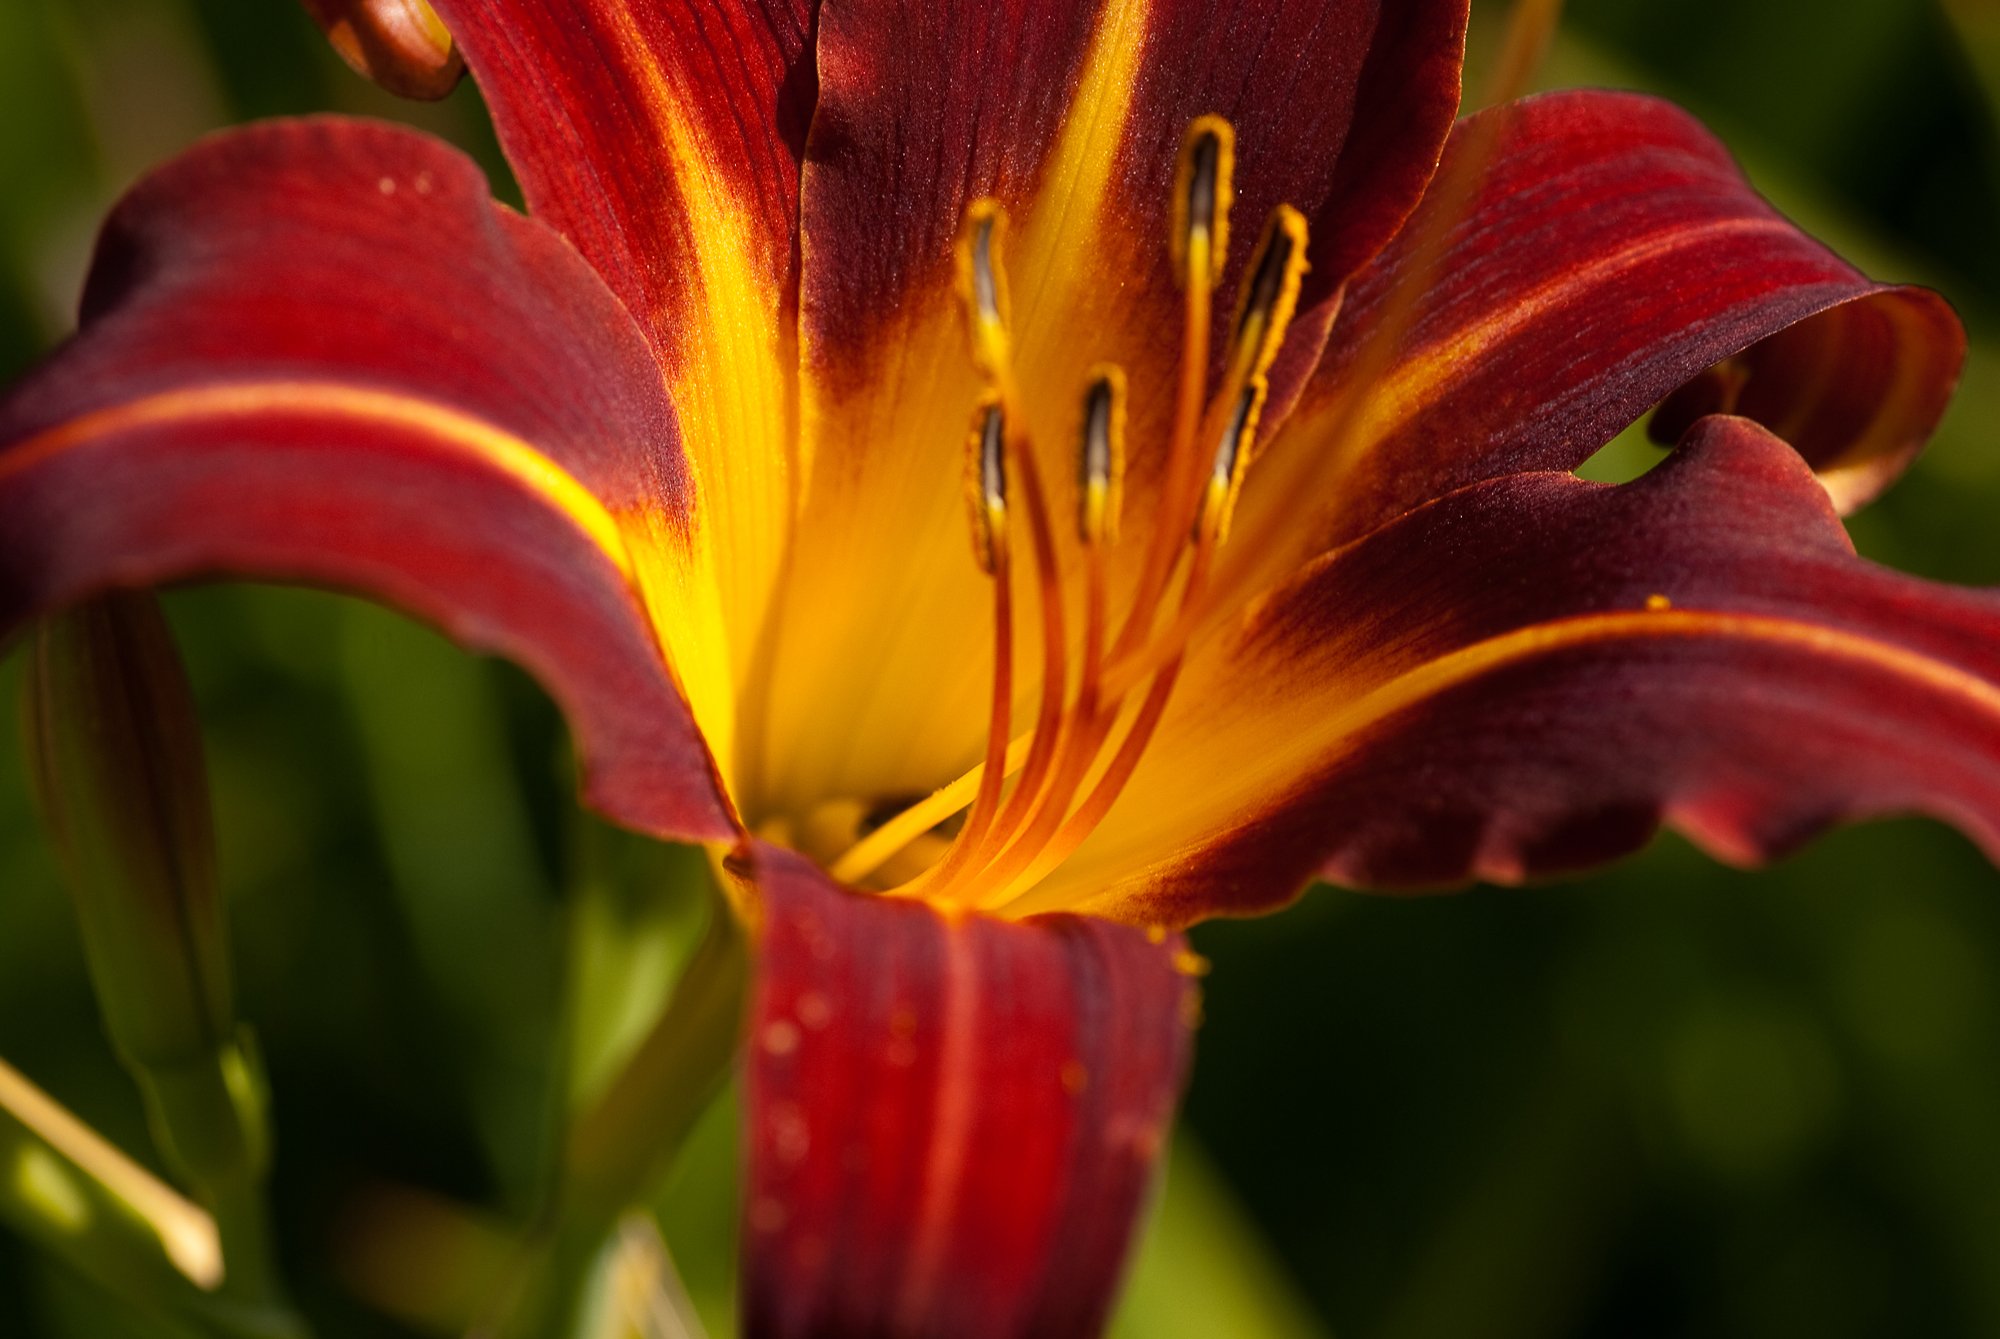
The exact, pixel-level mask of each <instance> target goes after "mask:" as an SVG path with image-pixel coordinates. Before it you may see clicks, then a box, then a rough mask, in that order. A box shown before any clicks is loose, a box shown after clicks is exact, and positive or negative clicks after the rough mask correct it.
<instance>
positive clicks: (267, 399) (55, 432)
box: [0, 381, 635, 580]
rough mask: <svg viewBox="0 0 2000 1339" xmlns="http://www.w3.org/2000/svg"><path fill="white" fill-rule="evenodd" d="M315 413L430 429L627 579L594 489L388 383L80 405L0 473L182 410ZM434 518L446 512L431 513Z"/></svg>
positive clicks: (627, 559) (178, 416) (31, 440)
mask: <svg viewBox="0 0 2000 1339" xmlns="http://www.w3.org/2000/svg"><path fill="white" fill-rule="evenodd" d="M270 414H277V415H307V414H310V415H315V416H322V417H330V418H351V419H353V420H355V421H356V422H358V423H364V424H386V425H390V426H394V427H401V428H408V429H412V430H415V431H418V432H422V433H424V434H426V435H428V436H430V437H432V438H435V439H436V440H437V441H438V442H439V444H440V445H443V446H445V447H447V448H449V449H451V450H454V451H457V452H460V453H462V454H464V455H466V456H468V457H470V458H472V459H474V460H477V461H478V462H479V463H480V464H482V465H485V466H487V467H488V468H490V469H494V470H497V471H499V472H500V473H502V474H505V475H507V476H508V477H510V478H512V479H514V480H515V481H516V482H518V483H520V484H521V485H522V486H523V487H525V488H527V489H528V490H529V491H531V492H534V493H537V494H539V495H541V496H542V498H543V499H545V500H546V501H547V502H548V504H549V505H550V506H551V507H552V508H553V509H555V510H556V511H558V512H561V513H562V514H563V515H564V516H566V517H567V518H568V519H569V520H570V522H571V523H572V524H574V525H575V526H576V528H577V529H578V530H581V531H582V532H583V533H584V534H585V535H586V536H588V537H589V538H590V541H591V542H592V543H593V544H594V545H596V547H597V548H598V549H600V550H602V551H603V553H604V556H605V558H606V559H607V560H608V561H610V562H611V563H612V565H613V566H615V567H616V568H617V569H618V570H619V572H620V573H622V574H623V575H624V576H625V577H626V579H627V580H631V579H633V578H634V576H635V569H634V566H633V563H632V558H631V555H630V553H629V552H628V550H627V548H626V544H625V535H624V532H623V531H622V530H621V529H620V527H619V524H618V522H617V521H616V520H615V519H614V518H613V517H612V515H611V513H610V512H609V511H607V510H605V508H604V504H603V503H601V502H599V501H598V500H597V498H596V496H595V495H594V494H592V493H591V491H590V490H589V489H587V488H585V487H584V486H583V485H582V484H581V483H579V482H578V481H577V480H576V478H575V476H573V475H571V474H570V473H569V472H568V471H567V470H565V469H563V468H562V467H561V466H560V465H557V464H556V463H555V462H554V461H552V460H550V459H549V458H548V457H547V456H545V455H543V454H542V453H541V452H540V451H537V450H536V449H535V448H534V447H533V446H531V445H530V444H528V443H527V442H525V441H523V440H521V439H520V438H519V437H516V436H514V435H512V434H511V433H508V432H504V431H502V430H501V429H499V428H496V427H494V426H493V425H492V424H490V423H488V422H486V421H485V420H483V419H479V418H475V417H473V416H472V415H470V414H465V413H461V412H459V411H457V410H455V409H449V408H446V407H445V406H443V405H439V404H435V403H432V402H430V401H427V400H419V399H416V398H414V397H412V396H408V395H398V394H396V393H394V392H391V391H376V390H368V389H366V388H362V387H355V386H341V385H333V384H329V383H325V382H311V381H261V382H246V383H240V384H235V385H225V386H205V387H202V388H200V389H197V390H180V391H167V392H164V393H162V394H160V395H153V396H148V397H146V398H144V399H140V400H133V401H131V402H130V403H127V404H122V405H118V406H116V407H115V408H111V409H102V410H98V411H96V412H95V413H90V414H84V415H82V416H80V417H77V418H74V419H71V420H69V421H68V422H66V423H62V424H60V425H58V426H56V427H53V428H49V429H47V430H46V431H43V432H41V433H37V434H36V435H34V436H32V437H28V438H25V439H23V440H21V441H20V442H17V443H16V444H15V445H13V446H12V447H10V448H9V449H8V450H7V452H6V453H5V454H4V455H0V479H4V478H5V477H6V476H7V475H9V474H11V473H14V472H16V471H21V470H26V469H29V468H31V467H33V466H35V465H37V464H40V463H41V462H42V461H44V460H46V459H47V458H48V457H50V456H54V455H57V454H59V453H61V452H63V451H67V450H70V449H72V448H74V447H78V446H82V445H85V444H87V443H89V442H91V441H94V440H98V439H101V438H105V437H108V436H111V435H113V434H117V433H121V432H130V431H133V430H135V429H144V428H149V427H156V426H158V427H165V426H171V425H176V424H182V423H185V422H187V421H189V420H191V419H201V418H213V419H219V420H225V419H230V418H242V417H249V416H253V415H270ZM440 519H441V521H442V520H444V519H446V518H440Z"/></svg>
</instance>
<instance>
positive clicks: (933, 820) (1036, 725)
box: [766, 117, 1306, 911]
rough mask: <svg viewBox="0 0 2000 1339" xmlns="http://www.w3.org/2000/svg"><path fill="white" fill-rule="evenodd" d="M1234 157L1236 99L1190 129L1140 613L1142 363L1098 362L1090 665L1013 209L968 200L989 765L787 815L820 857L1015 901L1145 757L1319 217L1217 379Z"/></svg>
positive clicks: (1087, 451) (943, 899) (780, 834)
mask: <svg viewBox="0 0 2000 1339" xmlns="http://www.w3.org/2000/svg"><path fill="white" fill-rule="evenodd" d="M1232 163H1233V137H1232V134H1231V131H1230V127H1229V125H1228V124H1227V123H1226V122H1224V121H1222V120H1221V119H1220V118H1217V117H1202V118H1200V119H1199V120H1197V121H1196V122H1195V123H1194V124H1193V125H1192V126H1191V127H1190V128H1189V130H1188V133H1187V136H1186V138H1185V140H1184V143H1183V147H1182V151H1181V157H1180V165H1179V171H1178V173H1177V177H1176V183H1175V188H1174V201H1173V213H1172V225H1171V229H1170V234H1169V237H1168V238H1167V241H1168V244H1169V246H1170V249H1171V254H1172V258H1173V263H1174V271H1175V274H1176V277H1177V278H1178V280H1179V282H1180V285H1181V289H1182V294H1183V316H1184V326H1183V333H1182V341H1181V355H1180V365H1179V375H1178V383H1177V385H1176V386H1175V387H1174V388H1173V394H1174V396H1175V399H1174V405H1175V412H1174V414H1173V417H1172V419H1171V424H1172V427H1171V431H1170V432H1169V434H1168V437H1167V440H1166V441H1164V442H1163V443H1160V448H1161V454H1160V459H1161V467H1160V478H1161V481H1162V482H1161V487H1160V491H1159V493H1158V495H1157V497H1156V499H1155V501H1154V503H1153V506H1152V508H1151V515H1150V516H1149V517H1148V518H1147V519H1148V521H1149V522H1150V524H1149V526H1148V527H1147V530H1146V533H1145V535H1144V536H1143V541H1142V542H1143V544H1144V549H1143V555H1142V560H1141V561H1140V562H1138V563H1136V564H1132V565H1128V566H1129V567H1130V569H1131V570H1133V571H1135V572H1136V576H1135V578H1134V580H1133V582H1132V588H1131V589H1130V590H1129V591H1127V592H1122V594H1123V596H1124V598H1123V600H1122V601H1119V603H1122V605H1123V615H1122V619H1118V620H1116V621H1115V622H1114V617H1113V603H1114V598H1115V596H1116V595H1117V594H1120V593H1118V592H1113V591H1112V590H1111V589H1110V588H1109V587H1110V583H1111V577H1110V574H1111V571H1112V564H1111V562H1110V551H1111V549H1112V548H1113V546H1115V545H1117V544H1118V543H1119V542H1120V541H1121V533H1120V531H1121V526H1120V521H1121V515H1120V511H1121V504H1122V500H1123V497H1122V495H1123V491H1124V489H1123V486H1124V472H1125V455H1126V443H1125V440H1124V438H1125V426H1126V414H1125V401H1126V396H1127V393H1128V392H1127V377H1126V374H1125V372H1124V370H1123V369H1121V368H1118V367H1115V366H1109V365H1106V366H1101V367H1098V368H1096V369H1094V370H1093V371H1092V373H1091V375H1090V377H1089V380H1088V388H1087V390H1086V392H1085V394H1084V397H1083V403H1082V405H1081V407H1080V413H1079V414H1078V416H1077V427H1076V428H1075V429H1074V432H1075V440H1076V443H1077V447H1076V459H1077V470H1076V476H1075V513H1074V514H1075V525H1076V531H1077V540H1078V545H1077V547H1076V552H1078V553H1080V555H1081V558H1080V561H1081V563H1082V565H1083V569H1084V570H1083V572H1082V574H1081V575H1082V580H1081V582H1080V583H1078V584H1080V585H1081V587H1082V589H1083V592H1084V610H1083V636H1082V639H1081V664H1080V665H1079V666H1077V667H1075V672H1074V673H1072V668H1071V666H1070V664H1069V663H1068V662H1069V660H1070V654H1069V650H1070V647H1071V641H1070V638H1069V636H1068V635H1067V631H1066V630H1067V629H1068V627H1069V617H1070V611H1069V610H1067V609H1065V607H1064V590H1065V588H1066V586H1067V585H1068V582H1067V581H1066V577H1067V576H1069V575H1070V574H1068V573H1065V571H1064V570H1063V568H1062V564H1061V561H1060V558H1059V548H1058V545H1057V543H1056V536H1055V533H1054V522H1053V520H1052V516H1051V509H1050V505H1049V496H1050V495H1049V490H1048V488H1047V487H1046V485H1045V483H1044V480H1043V479H1042V476H1041V469H1040V466H1039V465H1038V463H1037V461H1038V457H1037V455H1036V453H1035V448H1034V434H1033V432H1032V431H1031V425H1030V422H1029V417H1028V415H1027V413H1026V411H1025V409H1024V406H1023V403H1022V396H1021V393H1020V390H1019V385H1018V382H1017V380H1016V377H1015V373H1014V366H1013V360H1012V354H1011V349H1010V342H1009V328H1008V317H1007V292H1008V287H1007V276H1006V272H1005V269H1004V267H1003V264H1002V259H1001V251H1002V247H1003V243H1004V240H1005V235H1006V218H1005V215H1004V214H1003V212H1002V211H1001V209H1000V207H999V206H998V205H997V204H996V203H995V202H993V201H991V200H980V201H977V202H975V203H974V204H973V205H972V207H971V208H970V209H969V210H968V211H967V213H966V222H965V227H964V229H963V232H962V234H961V238H960V243H959V274H960V292H961V297H962V299H963V303H964V308H965V315H966V322H967V327H968V332H969V335H970V346H971V356H972V360H973V363H974V365H975V367H976V368H977V369H978V372H979V374H980V377H981V379H982V380H983V382H984V384H985V392H984V394H983V396H982V398H981V401H980V404H979V407H978V409H977V412H976V413H975V415H974V419H973V423H972V426H971V431H970V432H969V434H968V438H967V445H966V471H965V479H966V495H967V502H968V511H969V515H970V520H971V532H972V549H973V556H974V559H975V561H976V562H977V563H978V565H979V567H980V568H981V570H983V571H984V572H985V573H986V574H987V575H988V576H989V577H990V578H992V581H991V590H992V595H993V601H992V603H993V634H992V646H993V669H992V674H991V680H992V694H991V712H990V718H989V722H988V730H987V743H986V748H985V753H984V758H983V760H982V762H981V763H980V765H979V766H977V767H975V768H973V769H972V770H970V771H968V772H967V773H965V774H964V775H963V776H960V777H959V778H957V779H956V780H954V781H952V782H951V783H950V784H948V785H946V786H944V787H942V788H940V789H939V790H937V791H935V792H934V793H932V794H929V795H922V796H912V795H901V796H875V797H867V798H846V799H840V800H835V801H830V802H827V803H823V804H821V805H819V806H817V807H815V808H814V809H812V810H811V811H810V812H809V813H807V814H806V815H805V816H804V818H802V819H800V820H797V821H795V822H780V823H774V824H772V825H770V826H769V828H768V829H767V833H766V835H768V836H774V837H777V838H779V839H781V840H784V841H786V842H788V843H789V844H791V845H794V846H796V847H798V848H799V849H801V850H803V851H805V852H806V853H808V854H810V855H812V856H814V857H815V858H817V859H819V860H821V861H823V862H824V863H826V864H827V866H828V868H829V869H830V871H831V873H832V874H833V876H834V877H835V878H836V879H839V880H841V881H842V882H845V883H848V884H852V885H854V886H857V887H864V888H870V889H874V890H877V891H881V892H886V893H892V894H896V895H903V896H916V897H924V898H927V899H930V900H932V901H934V902H939V903H945V904H949V905H953V906H960V907H969V908H970V907H976V908H981V909H986V910H998V911H1004V910H1006V909H1007V908H1008V907H1009V906H1010V904H1013V903H1015V902H1016V901H1017V900H1018V899H1020V898H1021V897H1022V896H1023V895H1024V894H1025V893H1027V892H1028V891H1029V890H1031V889H1032V888H1033V887H1034V886H1035V885H1036V884H1037V883H1039V882H1040V881H1041V880H1042V879H1044V878H1045V877H1046V876H1047V875H1048V874H1049V873H1050V871H1052V870H1053V869H1055V868H1056V867H1057V866H1058V865H1059V864H1061V862H1062V861H1063V860H1064V859H1066V858H1067V857H1068V856H1069V855H1070V853H1071V852H1073V851H1075V850H1076V848H1077V847H1078V846H1079V845H1081V844H1082V842H1083V841H1084V840H1085V839H1086V838H1087V837H1089V835H1090V834H1091V833H1092V832H1093V831H1094V830H1095V829H1096V828H1097V826H1098V825H1099V824H1100V823H1102V822H1103V820H1104V818H1105V816H1106V815H1107V814H1108V813H1109V812H1110V811H1111V809H1112V806H1113V805H1114V804H1116V803H1117V800H1118V798H1119V796H1120V794H1122V793H1123V791H1124V789H1125V786H1126V783H1127V782H1128V781H1129V780H1130V779H1131V777H1132V774H1133V772H1134V771H1135V770H1136V769H1137V767H1138V764H1139V761H1140V759H1141V757H1142V755H1143V754H1144V753H1145V750H1146V748H1147V746H1148V744H1149V743H1150V742H1151V741H1152V739H1153V737H1154V734H1155V732H1156V731H1157V729H1158V727H1159V724H1160V720H1161V718H1162V716H1163V715H1164V714H1165V711H1166V708H1167V705H1168V702H1169V700H1170V699H1171V697H1172V695H1173V691H1174V685H1175V682H1176V681H1177V679H1178V678H1179V674H1180V669H1181V665H1182V661H1183V658H1184V654H1185V648H1186V644H1187V641H1188V638H1189V635H1190V633H1191V631H1192V629H1193V628H1194V626H1195V625H1196V622H1197V619H1196V617H1195V613H1196V611H1197V606H1198V603H1199V601H1200V597H1201V594H1202V591H1203V588H1204V585H1205V583H1206V580H1207V577H1208V573H1209V569H1210V565H1211V559H1212V557H1213V555H1214V552H1215V550H1216V548H1217V547H1218V546H1220V545H1221V544H1222V543H1223V542H1225V541H1226V539H1227V538H1228V532H1229V518H1230V514H1231V512H1232V510H1233V508H1234V506H1235V502H1236V498H1237V495H1238V493H1239V492H1240V490H1241V488H1242V484H1243V478H1244V475H1245V473H1246V471H1247V470H1248V468H1249V466H1250V463H1251V460H1252V458H1253V455H1254V450H1253V448H1254V445H1255V441H1256V435H1257V426H1258V417H1259V414H1260V413H1261V411H1262V409H1263V405H1264V400H1265V396H1266V394H1267V386H1266V380H1265V378H1266V374H1267V372H1268V371H1269V369H1270V366H1271V363H1272V361H1273V360H1274V359H1275V358H1276V356H1277V353H1278V349H1279V347H1280V346H1281V344H1282V343H1283V341H1284V337H1285V333H1286V330H1287V328H1288V326H1289V324H1290V321H1291V318H1292V314H1293V311H1294V308H1295V306H1296V303H1297V298H1298V291H1299V283H1300V279H1301V277H1302V275H1303V274H1304V271H1305V251H1306V229H1305V220H1304V218H1303V217H1302V216H1301V215H1300V214H1299V213H1298V212H1297V211H1296V210H1293V209H1291V208H1289V207H1285V206H1281V207H1280V208H1279V209H1278V210H1277V211H1276V212H1275V213H1274V214H1273V215H1272V217H1271V219H1270V220H1269V222H1268V223H1267V225H1266V227H1265V230H1264V234H1263V238H1262V241H1261V242H1260V243H1259V245H1258V248H1257V250H1256V252H1255V255H1254V257H1253V259H1252V262H1251V265H1250V268H1249V270H1248V272H1247V274H1248V277H1247V279H1246V281H1245V283H1244V285H1243V296H1242V299H1241V301H1240V303H1239V306H1238V309H1237V312H1236V317H1235V320H1234V322H1233V324H1232V325H1231V327H1230V331H1231V333H1230V341H1229V347H1228V348H1227V349H1226V350H1225V351H1224V352H1225V355H1226V356H1225V357H1224V359H1223V361H1222V375H1221V377H1220V380H1219V382H1218V383H1217V384H1216V386H1215V388H1214V389H1213V391H1212V392H1211V387H1210V380H1211V378H1210V368H1211V356H1210V355H1211V348H1210V328H1211V321H1212V315H1213V298H1214V291H1215V287H1216V284H1217V281H1218V279H1219V277H1220V275H1219V272H1220V269H1221V266H1222V258H1223V256H1224V255H1225V254H1226V251H1227V245H1228V207H1229V202H1230V199H1231V195H1232V187H1231V169H1232ZM1162 389H1165V388H1162ZM1017 518H1018V519H1017ZM1023 538H1025V540H1026V543H1025V544H1023V543H1021V542H1019V541H1020V540H1022V539H1023ZM1017 561H1020V562H1027V563H1032V565H1033V566H1032V576H1033V579H1032V583H1031V584H1032V586H1033V589H1034V590H1035V592H1036V593H1037V597H1038V603H1039V606H1040V610H1039V612H1040V624H1041V626H1040V629H1039V641H1040V649H1041V654H1042V664H1041V677H1042V683H1041V685H1040V687H1041V692H1040V695H1039V701H1040V704H1041V705H1040V708H1039V710H1038V712H1037V713H1036V719H1035V720H1034V721H1033V722H1032V723H1030V724H1028V725H1027V726H1026V728H1025V729H1022V730H1021V731H1020V732H1019V733H1018V734H1017V733H1016V722H1015V721H1014V720H1013V719H1012V717H1013V710H1012V707H1013V702H1014V699H1015V687H1016V685H1015V683H1014V671H1013V663H1014V656H1013V642H1014V638H1015V636H1016V628H1015V622H1016V611H1015V609H1014V600H1013V595H1012V592H1013V587H1014V582H1013V580H1012V574H1013V571H1014V564H1015V563H1016V562H1017ZM1023 570H1024V571H1026V570H1027V569H1025V568H1024V569H1023ZM1163 614H1170V615H1171V616H1168V617H1164V618H1163ZM1114 626H1115V631H1114Z"/></svg>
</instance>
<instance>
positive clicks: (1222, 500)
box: [1195, 377, 1269, 544]
mask: <svg viewBox="0 0 2000 1339" xmlns="http://www.w3.org/2000/svg"><path fill="white" fill-rule="evenodd" d="M1268 390H1269V386H1268V384H1267V383H1266V382H1265V380H1264V378H1262V377H1255V378H1253V379H1252V380H1251V381H1250V383H1249V384H1248V385H1246V386H1245V387H1244V388H1243V393H1242V394H1241V395H1239V396H1237V397H1236V404H1235V405H1234V407H1232V408H1231V409H1230V411H1229V421H1228V422H1227V423H1226V424H1225V425H1224V426H1223V429H1222V440H1221V441H1220V442H1219V443H1217V445H1216V450H1215V466H1214V469H1213V470H1212V471H1211V472H1210V474H1209V477H1208V489H1207V491H1206V493H1205V494H1204V495H1203V498H1202V506H1201V516H1200V519H1199V520H1198V521H1197V522H1196V529H1195V539H1196V540H1197V541H1200V540H1202V539H1203V538H1204V537H1212V539H1213V542H1214V543H1217V544H1221V543H1223V542H1224V541H1225V540H1227V539H1228V538H1229V518H1230V516H1231V515H1232V514H1233V513H1234V512H1235V510H1236V497H1237V494H1239V493H1240V492H1241V491H1242V489H1243V477H1244V475H1246V474H1247V473H1249V470H1250V454H1251V445H1252V443H1253V442H1254V441H1255V439H1256V435H1257V418H1258V416H1259V415H1260V414H1262V413H1263V411H1264V396H1265V395H1266V393H1267V392H1268Z"/></svg>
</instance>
